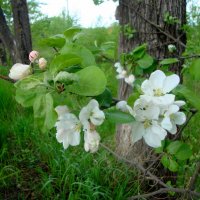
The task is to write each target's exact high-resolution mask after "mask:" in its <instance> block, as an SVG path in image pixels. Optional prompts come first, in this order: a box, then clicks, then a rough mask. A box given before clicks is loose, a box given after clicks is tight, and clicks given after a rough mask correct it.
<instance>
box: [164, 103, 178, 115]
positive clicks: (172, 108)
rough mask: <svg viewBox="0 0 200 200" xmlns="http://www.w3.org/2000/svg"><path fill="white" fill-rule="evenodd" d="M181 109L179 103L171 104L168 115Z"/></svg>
mask: <svg viewBox="0 0 200 200" xmlns="http://www.w3.org/2000/svg"><path fill="white" fill-rule="evenodd" d="M178 111H179V107H178V106H177V105H170V106H169V108H168V111H167V113H168V115H171V114H173V113H176V112H178Z"/></svg>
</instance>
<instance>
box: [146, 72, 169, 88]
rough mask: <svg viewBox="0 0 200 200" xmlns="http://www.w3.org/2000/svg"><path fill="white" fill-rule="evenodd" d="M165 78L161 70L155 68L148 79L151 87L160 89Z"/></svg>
mask: <svg viewBox="0 0 200 200" xmlns="http://www.w3.org/2000/svg"><path fill="white" fill-rule="evenodd" d="M165 78H166V76H165V74H164V73H163V72H162V71H160V70H156V71H155V72H153V73H152V74H151V75H150V77H149V81H150V82H151V84H152V87H153V88H160V89H161V88H162V87H163V83H164V80H165Z"/></svg>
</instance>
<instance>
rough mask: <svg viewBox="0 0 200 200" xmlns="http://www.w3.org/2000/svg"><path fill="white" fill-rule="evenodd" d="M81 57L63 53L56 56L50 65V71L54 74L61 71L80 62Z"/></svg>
mask: <svg viewBox="0 0 200 200" xmlns="http://www.w3.org/2000/svg"><path fill="white" fill-rule="evenodd" d="M81 62H82V59H81V58H80V57H79V56H78V55H76V54H70V53H69V54H63V55H59V56H56V57H55V58H54V59H53V60H52V62H51V64H50V66H49V69H50V71H51V72H52V73H53V74H54V73H55V72H58V71H61V70H63V69H64V68H67V67H70V66H73V65H78V64H81Z"/></svg>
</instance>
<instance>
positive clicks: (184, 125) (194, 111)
mask: <svg viewBox="0 0 200 200" xmlns="http://www.w3.org/2000/svg"><path fill="white" fill-rule="evenodd" d="M190 112H191V115H190V116H189V117H188V118H187V120H186V122H185V123H184V124H183V126H182V127H181V128H180V129H179V131H178V133H177V134H176V136H175V137H174V139H173V140H176V139H177V138H178V137H179V135H180V134H181V133H182V132H183V130H184V129H185V127H186V126H187V125H188V123H189V122H190V120H191V119H192V117H193V116H194V115H195V114H196V113H197V110H196V109H190Z"/></svg>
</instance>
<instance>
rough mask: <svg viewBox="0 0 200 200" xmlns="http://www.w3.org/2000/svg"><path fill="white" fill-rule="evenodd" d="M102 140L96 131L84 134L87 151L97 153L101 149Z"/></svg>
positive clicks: (88, 131)
mask: <svg viewBox="0 0 200 200" xmlns="http://www.w3.org/2000/svg"><path fill="white" fill-rule="evenodd" d="M100 139H101V138H100V136H99V133H98V132H96V130H92V131H91V130H86V131H85V133H84V148H85V151H87V152H88V151H90V152H91V153H95V152H96V151H97V150H98V149H99V142H100Z"/></svg>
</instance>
